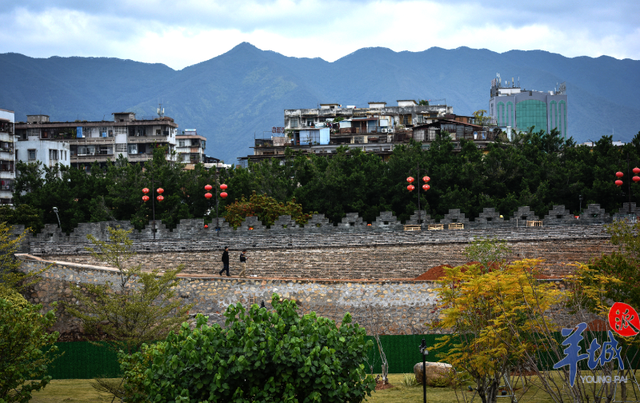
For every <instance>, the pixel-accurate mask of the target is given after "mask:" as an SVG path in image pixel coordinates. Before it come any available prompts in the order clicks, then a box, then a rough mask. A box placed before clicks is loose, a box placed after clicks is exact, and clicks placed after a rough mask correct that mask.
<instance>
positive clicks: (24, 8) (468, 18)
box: [0, 0, 640, 69]
mask: <svg viewBox="0 0 640 403" xmlns="http://www.w3.org/2000/svg"><path fill="white" fill-rule="evenodd" d="M0 15H1V17H2V24H0V53H6V52H16V53H22V54H24V55H27V56H31V57H50V56H95V57H118V58H123V59H132V60H137V61H143V62H150V63H164V64H166V65H168V66H170V67H172V68H174V69H182V68H184V67H186V66H189V65H192V64H195V63H199V62H202V61H205V60H208V59H211V58H213V57H215V56H218V55H220V54H222V53H225V52H227V51H228V50H230V49H231V48H233V47H234V46H236V45H237V44H239V43H241V42H249V43H251V44H253V45H255V46H257V47H258V48H260V49H263V50H273V51H275V52H278V53H281V54H284V55H286V56H294V57H320V58H322V59H325V60H327V61H330V62H331V61H335V60H336V59H339V58H340V57H343V56H345V55H348V54H349V53H351V52H353V51H355V50H357V49H360V48H363V47H373V46H381V47H386V48H390V49H392V50H394V51H403V50H409V51H422V50H425V49H428V48H430V47H432V46H438V47H442V48H445V49H454V48H457V47H460V46H468V47H471V48H486V49H490V50H493V51H496V52H505V51H508V50H511V49H525V50H530V49H542V50H547V51H550V52H554V53H560V54H562V55H565V56H569V57H574V56H592V57H597V56H601V55H609V56H613V57H616V58H619V59H623V58H631V59H635V60H639V59H640V1H637V0H608V1H595V0H554V1H549V0H535V1H534V0H527V1H521V0H513V1H478V0H476V1H473V0H470V1H464V0H446V1H444V0H433V1H407V0H379V1H374V0H351V1H349V0H172V1H168V0H110V1H96V0H19V1H17V0H0Z"/></svg>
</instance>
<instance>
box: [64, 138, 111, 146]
mask: <svg viewBox="0 0 640 403" xmlns="http://www.w3.org/2000/svg"><path fill="white" fill-rule="evenodd" d="M115 141H116V139H115V138H114V137H84V138H70V139H69V144H73V145H94V144H113V143H115Z"/></svg>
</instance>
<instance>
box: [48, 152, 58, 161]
mask: <svg viewBox="0 0 640 403" xmlns="http://www.w3.org/2000/svg"><path fill="white" fill-rule="evenodd" d="M49 160H50V161H57V160H58V150H49Z"/></svg>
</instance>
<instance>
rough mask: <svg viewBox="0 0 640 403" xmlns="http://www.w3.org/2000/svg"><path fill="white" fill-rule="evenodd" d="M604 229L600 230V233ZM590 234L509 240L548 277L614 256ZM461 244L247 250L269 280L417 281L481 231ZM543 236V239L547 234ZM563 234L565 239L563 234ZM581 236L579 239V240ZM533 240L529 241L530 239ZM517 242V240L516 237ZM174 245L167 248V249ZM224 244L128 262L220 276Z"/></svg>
mask: <svg viewBox="0 0 640 403" xmlns="http://www.w3.org/2000/svg"><path fill="white" fill-rule="evenodd" d="M601 229H602V228H598V230H601ZM592 230H594V231H592V232H590V233H588V234H584V233H582V234H574V236H575V237H569V236H570V235H571V234H556V233H548V232H545V231H543V230H539V229H536V230H530V231H527V230H523V231H522V232H521V233H520V234H519V238H520V240H510V241H509V242H508V245H509V246H510V247H511V249H512V250H513V253H512V254H511V255H510V256H509V257H508V259H509V260H518V259H524V258H535V259H545V261H544V262H543V263H542V265H541V270H542V272H543V274H546V275H549V276H563V275H566V274H567V273H569V272H571V271H572V270H573V269H574V267H573V266H570V265H568V264H570V263H574V262H588V261H589V259H591V258H592V257H597V256H600V255H601V254H602V253H610V252H611V251H612V250H613V248H614V247H613V246H612V245H611V244H610V243H609V242H608V238H600V237H599V236H600V233H599V232H598V231H596V228H592ZM458 235H460V236H462V235H464V237H462V238H461V239H460V240H458V241H451V240H448V239H444V240H431V241H429V240H422V242H418V241H419V240H421V239H420V238H416V239H415V240H414V242H412V243H404V244H388V245H384V244H377V245H376V244H373V245H372V246H366V245H362V246H330V247H299V248H296V247H286V248H264V247H263V248H260V247H255V248H254V247H251V246H246V245H244V247H246V248H247V250H248V251H247V257H248V263H247V275H248V276H249V277H251V276H257V277H268V278H296V279H345V280H347V279H350V280H356V279H366V280H373V279H376V280H384V279H412V278H415V277H418V276H419V275H421V274H422V273H424V272H425V271H427V270H428V269H429V268H431V267H434V266H440V265H443V264H449V265H452V266H455V265H460V264H463V263H466V262H467V259H466V258H465V256H464V255H463V253H462V252H463V251H464V248H465V246H466V245H467V242H468V241H469V240H472V239H473V238H474V237H475V236H480V235H481V234H478V233H477V232H476V231H472V230H465V231H464V234H462V231H459V234H458ZM543 235H544V236H543ZM561 235H564V236H561ZM579 236H580V237H579ZM527 238H529V239H527ZM511 239H513V238H511ZM171 246H175V245H167V244H166V243H165V244H163V245H162V247H163V248H165V247H171ZM223 246H224V244H218V245H212V246H211V249H204V250H191V251H170V249H169V251H167V250H166V249H165V250H164V251H163V250H160V251H158V252H139V253H138V254H137V255H136V256H134V257H133V258H132V259H131V260H130V261H129V264H141V265H142V266H143V268H144V269H145V270H152V269H155V268H158V269H161V270H162V269H170V268H175V267H177V266H178V265H180V264H183V265H184V266H185V269H184V273H185V274H193V275H198V274H204V275H216V276H217V274H218V271H219V270H221V269H222V263H221V261H220V259H221V254H222V248H223ZM229 246H230V251H231V252H230V258H231V259H230V260H231V262H230V267H231V270H230V272H231V275H232V276H237V275H238V274H239V270H240V263H239V254H240V252H239V251H240V250H241V249H242V247H243V245H242V244H240V245H238V244H234V243H229ZM41 257H42V258H43V259H47V260H56V261H62V262H73V263H79V264H88V265H104V264H103V263H101V262H99V261H97V260H95V259H94V258H93V257H92V256H91V255H89V254H86V253H83V254H73V255H54V254H52V255H45V256H41Z"/></svg>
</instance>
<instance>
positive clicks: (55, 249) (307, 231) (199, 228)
mask: <svg viewBox="0 0 640 403" xmlns="http://www.w3.org/2000/svg"><path fill="white" fill-rule="evenodd" d="M632 207H633V209H634V211H635V204H633V205H632ZM421 220H422V221H423V230H422V231H415V232H413V231H404V225H403V224H401V223H399V222H398V221H397V219H396V217H394V216H393V214H392V213H391V212H383V213H381V214H380V216H379V217H378V218H377V219H376V221H374V222H373V223H370V225H369V224H367V223H365V222H363V220H362V218H361V217H359V216H358V215H357V214H356V213H349V214H347V216H346V217H344V218H343V219H342V222H340V223H336V224H335V225H334V224H332V223H330V222H329V220H328V219H327V218H325V217H324V215H322V214H316V215H314V216H313V218H312V219H311V220H309V222H308V223H307V224H306V225H304V226H301V225H297V224H296V223H295V222H294V221H292V220H291V217H290V216H281V217H280V218H279V219H278V220H277V221H276V223H275V224H274V225H273V226H271V227H270V228H266V227H265V226H264V225H262V223H261V222H260V221H258V219H257V217H248V218H247V219H246V220H245V221H244V222H243V223H242V225H241V226H239V227H238V228H237V229H233V228H231V227H229V225H228V223H226V222H225V221H224V220H223V219H221V225H220V231H216V230H215V229H214V228H213V225H210V226H209V228H204V220H203V219H188V220H182V221H181V222H180V224H178V226H177V228H175V229H173V230H168V229H167V228H166V227H165V226H164V225H163V224H161V223H159V222H158V223H157V226H156V228H154V225H153V223H152V224H150V225H148V226H147V227H145V228H144V229H143V230H142V231H136V230H134V231H133V232H132V234H131V239H132V240H134V247H135V249H136V250H137V251H138V252H189V251H208V250H217V249H220V248H221V247H222V246H224V245H229V246H232V247H234V248H235V249H241V248H258V249H268V248H281V249H286V248H295V249H298V248H309V247H332V246H340V247H344V246H372V245H398V244H403V245H405V244H422V243H443V242H468V240H469V236H475V235H476V234H477V236H487V237H496V238H502V239H508V240H509V239H514V240H517V239H520V238H521V237H522V234H528V235H526V237H525V238H526V239H527V240H529V239H535V238H545V237H546V238H550V237H551V238H553V237H556V235H554V234H557V236H561V237H565V238H566V236H565V235H564V234H572V236H573V235H575V236H578V237H583V236H582V235H581V234H582V233H593V232H594V231H601V226H602V225H603V224H606V223H608V222H611V220H612V218H611V217H610V216H609V214H608V213H606V212H605V211H604V210H603V209H601V208H600V207H599V206H598V205H597V204H592V205H589V206H588V208H587V209H586V210H585V211H584V212H583V213H582V215H581V217H580V219H576V218H575V217H574V216H572V215H571V214H570V213H569V211H567V210H566V209H565V208H564V206H554V208H553V209H552V210H551V211H549V214H547V215H545V216H544V218H540V217H538V216H536V215H535V214H534V213H533V212H532V211H531V210H530V209H529V207H521V208H519V209H518V211H516V212H515V213H514V215H513V217H511V218H510V219H508V220H505V219H503V218H502V217H500V215H499V213H498V212H496V211H495V210H494V209H492V208H485V209H484V212H483V213H481V214H480V216H479V217H476V218H475V220H473V221H470V220H469V219H468V218H467V217H465V215H464V214H463V213H461V212H460V210H458V209H452V210H450V211H449V213H448V214H446V215H445V217H444V218H443V219H442V220H440V221H439V222H438V223H435V221H434V220H433V219H431V218H430V217H429V216H428V215H427V214H426V213H425V212H422V215H421ZM527 222H530V223H531V222H536V223H539V224H541V225H542V227H527V226H526V225H527ZM417 223H418V214H417V212H416V214H414V215H413V216H412V217H411V219H410V220H409V221H408V222H407V223H405V224H406V225H414V224H417ZM436 224H438V225H442V226H443V227H444V229H443V230H440V231H436V230H428V228H429V226H430V225H436ZM110 226H111V227H113V226H120V227H122V228H125V229H131V228H132V227H131V224H130V223H129V222H115V221H110V222H99V223H84V224H80V225H79V226H78V227H77V228H75V229H74V230H73V231H72V232H71V233H70V234H69V235H67V234H64V233H62V232H61V231H60V229H59V228H58V227H57V225H53V224H47V225H45V228H44V230H43V231H42V232H40V233H39V234H37V235H35V236H32V237H28V239H27V240H26V242H25V244H24V245H23V249H22V250H21V251H22V252H24V253H30V254H33V255H38V256H42V255H53V254H57V255H71V254H82V253H85V247H86V246H87V245H88V240H87V235H89V234H91V235H93V236H95V237H96V238H98V239H102V240H105V239H107V235H108V231H107V228H108V227H110ZM594 226H595V227H596V228H597V229H596V230H593V229H591V228H590V227H594ZM453 227H462V228H464V230H460V229H451V228H453ZM154 229H155V231H154ZM465 231H470V232H465ZM523 231H524V232H523ZM533 231H539V232H538V233H534V232H533ZM154 234H155V236H154ZM471 234H474V235H471Z"/></svg>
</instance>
